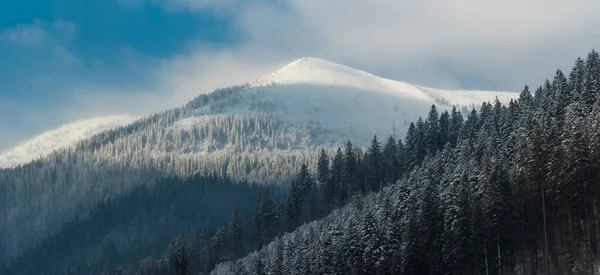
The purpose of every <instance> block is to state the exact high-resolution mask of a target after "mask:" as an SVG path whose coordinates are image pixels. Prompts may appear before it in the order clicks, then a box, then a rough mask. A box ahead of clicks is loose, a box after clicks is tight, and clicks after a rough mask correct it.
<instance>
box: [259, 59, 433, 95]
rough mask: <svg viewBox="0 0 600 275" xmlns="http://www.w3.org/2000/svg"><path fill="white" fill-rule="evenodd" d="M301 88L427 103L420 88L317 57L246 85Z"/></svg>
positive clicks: (301, 61) (290, 64)
mask: <svg viewBox="0 0 600 275" xmlns="http://www.w3.org/2000/svg"><path fill="white" fill-rule="evenodd" d="M272 85H288V86H291V85H296V86H297V85H304V86H320V87H321V88H322V87H336V88H343V87H345V88H348V89H353V90H361V91H364V92H374V93H378V94H385V95H387V96H393V97H398V98H404V99H406V98H410V99H414V100H421V101H431V100H432V98H431V97H430V96H429V95H428V94H427V93H425V92H424V91H423V89H421V88H419V87H417V86H414V85H411V84H408V83H404V82H400V81H393V80H389V79H385V78H381V77H378V76H375V75H373V74H370V73H367V72H364V71H360V70H357V69H354V68H351V67H348V66H345V65H341V64H337V63H334V62H331V61H327V60H323V59H318V58H301V59H298V60H295V61H293V62H291V63H289V64H288V65H286V66H284V67H283V68H281V69H279V70H277V71H275V72H273V73H271V74H267V75H265V76H263V77H261V78H259V79H256V80H255V81H253V82H251V83H250V86H251V87H264V86H272Z"/></svg>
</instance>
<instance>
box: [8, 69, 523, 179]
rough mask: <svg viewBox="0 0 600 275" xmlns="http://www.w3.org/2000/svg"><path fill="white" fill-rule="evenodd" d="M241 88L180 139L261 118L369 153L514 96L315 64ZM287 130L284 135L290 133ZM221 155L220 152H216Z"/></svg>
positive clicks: (78, 134) (195, 119) (72, 130)
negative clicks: (219, 123)
mask: <svg viewBox="0 0 600 275" xmlns="http://www.w3.org/2000/svg"><path fill="white" fill-rule="evenodd" d="M248 84H249V85H248V86H247V88H246V89H245V90H244V91H242V92H241V93H240V94H237V95H236V96H235V97H236V98H235V103H233V104H232V103H231V102H234V101H232V100H231V99H230V98H224V99H222V100H223V101H227V104H222V105H226V107H223V108H221V107H220V108H217V109H214V108H210V106H204V107H202V108H200V109H198V110H197V112H195V113H194V115H193V116H191V117H187V118H184V119H182V120H180V121H178V122H176V123H175V124H174V125H173V126H172V127H171V130H173V131H179V130H181V129H182V128H184V129H185V128H189V127H193V126H198V125H202V124H206V123H208V122H209V121H210V120H214V119H218V117H220V116H229V115H234V116H236V115H241V116H247V115H256V114H260V115H265V114H266V115H268V116H270V117H273V118H275V119H277V120H280V121H281V122H284V123H286V124H289V125H295V129H297V130H298V131H303V130H305V129H307V128H309V129H310V132H311V134H312V135H313V136H316V137H318V138H316V139H315V142H316V143H317V145H318V144H319V143H327V144H332V143H340V142H344V141H346V140H352V141H353V142H354V143H356V144H359V145H368V142H369V141H370V139H371V138H372V137H373V135H374V134H378V135H379V136H381V137H382V138H385V136H388V135H395V136H397V137H400V138H403V137H404V135H405V133H406V131H407V129H408V126H409V125H410V123H411V122H414V121H416V120H417V119H418V117H419V116H423V117H424V116H426V115H427V113H428V111H429V109H430V107H431V105H432V104H435V105H436V106H437V107H438V111H439V112H440V113H441V112H443V111H444V110H449V109H450V108H451V107H452V105H457V106H458V107H472V106H480V105H481V103H482V102H483V101H493V100H494V99H495V98H496V97H498V98H499V99H500V101H502V102H504V103H507V102H508V101H509V100H510V99H511V98H516V97H518V94H517V93H511V92H492V91H463V90H460V91H451V90H442V89H435V88H427V87H421V86H416V85H412V84H409V83H405V82H399V81H394V80H390V79H385V78H381V77H378V76H375V75H372V74H369V73H366V72H363V71H359V70H356V69H353V68H350V67H347V66H343V65H340V64H336V63H333V62H329V61H326V60H321V59H316V58H302V59H298V60H296V61H293V62H292V63H289V64H288V65H286V66H285V67H283V68H281V69H279V70H277V71H276V72H273V73H270V74H267V75H265V76H263V77H261V78H259V79H256V80H254V81H251V82H249V83H248ZM135 119H136V118H135V117H131V116H110V117H101V118H95V119H90V120H84V121H78V122H75V123H71V124H68V125H65V126H63V127H60V128H58V129H56V130H52V131H48V132H45V133H43V134H41V135H40V136H38V137H35V138H33V139H31V140H29V141H26V142H24V143H23V144H21V145H19V146H17V147H15V148H13V149H11V150H8V151H6V152H3V153H1V154H0V168H3V167H13V166H16V165H19V164H24V163H27V162H29V161H32V160H34V159H37V158H39V157H41V156H45V155H48V154H50V153H51V152H52V151H54V150H57V149H60V148H65V147H67V146H69V145H72V144H74V143H75V142H77V141H78V140H81V139H83V138H87V137H90V136H92V135H94V134H97V133H100V132H102V131H105V130H108V129H111V128H114V127H118V126H122V125H126V124H129V123H131V122H133V121H134V120H135ZM292 131H294V129H290V132H292ZM210 143H211V141H200V140H198V141H197V144H195V145H193V147H194V148H192V149H191V150H186V151H191V152H194V153H201V154H205V153H207V150H206V149H204V148H207V147H208V145H210ZM225 147H227V145H225V146H224V147H222V148H225Z"/></svg>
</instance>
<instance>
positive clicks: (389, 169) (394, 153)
mask: <svg viewBox="0 0 600 275" xmlns="http://www.w3.org/2000/svg"><path fill="white" fill-rule="evenodd" d="M382 157H383V163H382V165H383V167H382V170H383V182H384V184H393V183H396V181H397V180H398V178H399V174H400V171H399V170H400V167H399V166H400V163H399V161H398V159H399V156H398V145H397V144H396V140H394V137H393V136H390V137H389V138H388V141H387V142H386V144H385V145H384V147H383V152H382Z"/></svg>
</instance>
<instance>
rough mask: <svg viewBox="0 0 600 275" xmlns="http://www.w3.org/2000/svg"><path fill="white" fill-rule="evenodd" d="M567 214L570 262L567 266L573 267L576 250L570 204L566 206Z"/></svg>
mask: <svg viewBox="0 0 600 275" xmlns="http://www.w3.org/2000/svg"><path fill="white" fill-rule="evenodd" d="M567 208H568V209H567V214H568V216H569V238H570V239H571V240H570V241H571V255H570V256H571V263H570V266H569V268H571V267H573V265H575V262H576V259H575V258H576V251H575V233H574V229H573V213H572V211H571V204H569V206H568V207H567Z"/></svg>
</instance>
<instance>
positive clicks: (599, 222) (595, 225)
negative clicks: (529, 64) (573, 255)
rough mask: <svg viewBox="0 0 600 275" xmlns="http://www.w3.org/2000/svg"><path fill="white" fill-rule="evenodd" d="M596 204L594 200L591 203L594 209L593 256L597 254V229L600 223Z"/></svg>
mask: <svg viewBox="0 0 600 275" xmlns="http://www.w3.org/2000/svg"><path fill="white" fill-rule="evenodd" d="M597 204H598V202H597V201H596V198H594V199H593V201H592V206H593V208H594V212H593V213H594V231H593V233H594V253H595V255H597V254H598V236H600V235H599V234H600V233H599V232H598V227H600V221H598V205H597Z"/></svg>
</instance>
